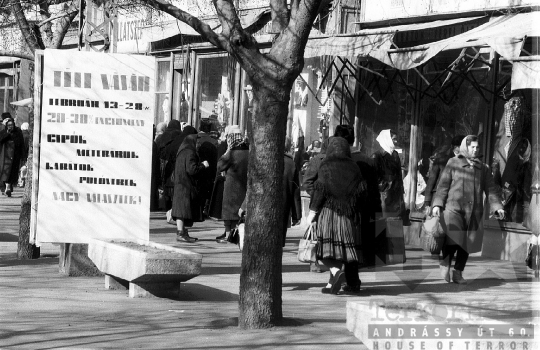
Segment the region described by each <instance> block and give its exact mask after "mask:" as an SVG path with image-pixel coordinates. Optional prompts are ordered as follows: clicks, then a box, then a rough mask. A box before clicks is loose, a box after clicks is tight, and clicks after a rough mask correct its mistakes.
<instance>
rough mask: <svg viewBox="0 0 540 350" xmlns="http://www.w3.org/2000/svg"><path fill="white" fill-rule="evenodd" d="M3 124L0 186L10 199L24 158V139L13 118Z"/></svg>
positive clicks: (0, 139)
mask: <svg viewBox="0 0 540 350" xmlns="http://www.w3.org/2000/svg"><path fill="white" fill-rule="evenodd" d="M3 122H4V123H5V129H4V130H0V146H1V147H0V186H2V187H3V186H5V190H4V193H5V194H6V195H7V196H8V197H11V193H12V191H13V185H14V184H17V180H18V179H19V169H20V166H21V160H22V158H23V156H24V137H23V134H22V132H21V129H19V128H18V127H16V126H15V121H14V120H13V118H6V119H4V121H3Z"/></svg>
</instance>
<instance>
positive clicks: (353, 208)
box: [307, 137, 365, 294]
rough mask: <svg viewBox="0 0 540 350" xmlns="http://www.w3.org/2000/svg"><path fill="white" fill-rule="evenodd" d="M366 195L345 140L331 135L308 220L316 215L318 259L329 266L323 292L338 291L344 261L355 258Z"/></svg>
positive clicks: (315, 187) (334, 292)
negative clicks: (362, 206) (359, 213)
mask: <svg viewBox="0 0 540 350" xmlns="http://www.w3.org/2000/svg"><path fill="white" fill-rule="evenodd" d="M364 196H365V183H364V180H363V178H362V174H361V173H360V169H359V168H358V166H357V165H356V163H355V162H354V161H353V160H352V159H351V150H350V147H349V144H348V142H347V140H345V139H344V138H342V137H331V138H330V139H329V141H328V148H327V150H326V157H325V158H324V160H323V161H322V163H321V166H320V168H319V170H318V172H317V180H316V181H315V184H314V186H313V191H312V198H311V203H310V205H309V209H310V211H309V215H308V218H307V222H308V223H311V222H313V221H315V219H316V218H317V229H316V232H317V240H318V242H319V245H318V248H317V260H320V261H321V262H322V263H323V264H324V265H325V266H326V267H328V268H329V270H330V280H329V282H328V284H327V285H326V287H325V288H323V289H322V293H325V294H328V293H332V294H337V293H338V292H339V290H340V289H341V283H342V282H343V279H344V278H345V274H344V273H345V272H344V271H343V264H344V263H350V262H357V261H358V257H357V255H356V249H355V242H354V236H355V230H356V229H357V228H356V222H357V214H356V213H357V212H358V211H359V209H360V205H361V203H362V199H363V197H364Z"/></svg>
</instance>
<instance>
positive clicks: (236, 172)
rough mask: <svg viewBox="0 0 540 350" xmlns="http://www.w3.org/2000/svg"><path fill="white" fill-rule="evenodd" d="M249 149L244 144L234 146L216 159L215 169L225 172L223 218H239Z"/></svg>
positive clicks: (244, 194)
mask: <svg viewBox="0 0 540 350" xmlns="http://www.w3.org/2000/svg"><path fill="white" fill-rule="evenodd" d="M248 157H249V149H248V146H247V145H246V144H242V145H241V146H238V147H234V148H233V149H232V150H231V151H229V152H226V153H225V154H224V155H223V156H222V157H221V158H220V159H219V161H218V165H217V171H218V172H222V171H224V172H226V174H225V186H224V189H223V205H222V213H221V218H222V219H223V220H239V219H240V218H239V216H238V209H240V207H241V205H242V202H243V201H244V198H245V197H246V191H247V169H248Z"/></svg>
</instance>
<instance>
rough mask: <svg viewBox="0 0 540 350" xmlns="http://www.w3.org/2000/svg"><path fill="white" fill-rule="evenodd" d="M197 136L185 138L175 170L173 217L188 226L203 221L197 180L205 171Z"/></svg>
mask: <svg viewBox="0 0 540 350" xmlns="http://www.w3.org/2000/svg"><path fill="white" fill-rule="evenodd" d="M196 144H197V136H196V135H190V136H188V137H186V138H185V140H184V142H183V143H182V145H181V146H180V149H179V150H178V156H177V157H176V164H175V168H174V196H173V206H172V212H171V213H172V216H173V217H175V218H179V219H183V220H184V221H185V222H184V223H185V224H187V226H191V224H192V223H193V222H194V221H203V216H202V206H201V203H200V197H199V193H198V191H197V178H198V177H199V175H200V173H201V172H202V171H204V168H205V167H204V165H202V164H201V163H200V162H199V156H197V151H196Z"/></svg>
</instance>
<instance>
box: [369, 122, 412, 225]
mask: <svg viewBox="0 0 540 350" xmlns="http://www.w3.org/2000/svg"><path fill="white" fill-rule="evenodd" d="M377 142H378V143H379V145H380V146H381V148H382V151H378V152H375V153H374V154H373V155H372V156H371V158H372V159H373V167H374V168H375V172H376V174H377V184H378V186H379V193H380V196H381V209H382V217H384V218H389V217H401V219H404V220H408V217H407V218H405V217H402V216H403V213H404V212H405V201H404V200H403V195H404V190H403V177H402V175H401V161H400V159H399V155H398V153H397V152H396V150H395V148H396V144H397V134H396V133H395V132H393V131H392V130H390V129H386V130H382V131H381V132H380V133H379V136H377Z"/></svg>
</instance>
